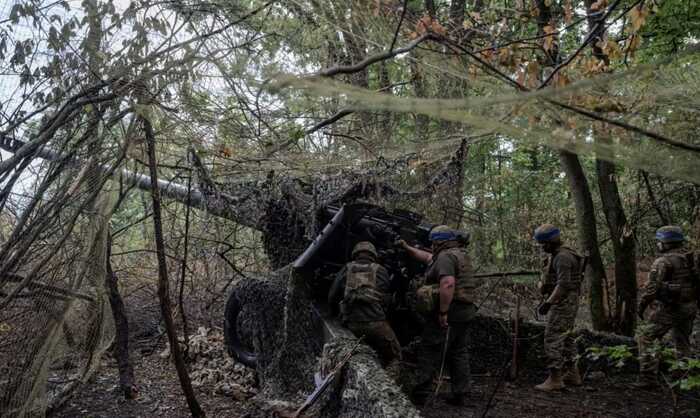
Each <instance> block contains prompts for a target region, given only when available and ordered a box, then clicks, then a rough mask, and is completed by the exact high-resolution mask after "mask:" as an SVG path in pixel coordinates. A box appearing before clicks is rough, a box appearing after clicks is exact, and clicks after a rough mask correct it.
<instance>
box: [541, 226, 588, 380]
mask: <svg viewBox="0 0 700 418" xmlns="http://www.w3.org/2000/svg"><path fill="white" fill-rule="evenodd" d="M535 241H537V243H538V244H539V245H540V246H541V248H542V250H543V251H544V252H545V253H547V254H549V258H548V262H547V265H546V268H545V271H544V277H543V281H542V282H541V283H540V291H541V292H542V295H543V296H544V297H546V298H547V299H546V300H545V301H544V303H542V304H541V305H540V306H539V307H538V312H539V313H540V315H547V326H546V328H545V332H544V351H545V356H546V357H547V367H548V368H549V377H548V378H547V380H545V381H544V382H543V383H541V384H539V385H537V386H535V388H536V389H539V390H543V391H553V390H560V389H563V388H564V387H565V384H570V385H574V386H580V385H581V384H582V381H581V375H580V373H579V370H578V366H577V365H576V364H575V355H576V347H575V345H574V338H573V336H572V335H571V334H572V332H573V330H574V323H575V322H576V312H577V311H578V300H579V292H580V288H581V273H582V270H583V268H585V267H584V266H585V263H584V260H583V257H581V256H580V255H578V254H577V253H576V252H575V251H574V250H572V249H571V248H568V247H565V246H563V245H562V243H561V238H560V232H559V229H558V228H557V227H555V226H554V225H550V224H544V225H541V226H539V227H538V228H537V229H535Z"/></svg>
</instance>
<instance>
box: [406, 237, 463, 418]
mask: <svg viewBox="0 0 700 418" xmlns="http://www.w3.org/2000/svg"><path fill="white" fill-rule="evenodd" d="M458 239H459V237H458V235H457V233H456V232H455V231H453V230H452V229H451V228H449V227H447V226H445V225H440V226H436V227H435V228H433V229H432V230H431V232H430V241H431V243H432V250H433V252H432V254H431V253H429V252H427V251H423V250H420V249H418V248H414V247H412V246H410V245H408V244H407V243H406V242H405V241H403V240H400V241H398V243H399V244H400V245H401V246H402V247H403V248H404V249H405V250H406V251H407V252H408V254H409V255H410V256H411V257H412V258H414V259H416V260H418V261H421V262H423V263H426V264H429V267H428V270H427V272H426V285H427V286H423V287H421V288H420V289H419V290H418V294H417V304H418V306H417V309H418V310H419V311H421V313H423V314H425V315H427V316H428V318H427V322H426V324H425V328H424V330H423V334H422V335H421V342H420V344H419V345H418V347H417V355H418V358H419V364H418V371H417V373H418V385H417V386H416V388H415V389H414V390H413V398H414V402H416V403H418V404H421V403H424V402H425V401H426V400H427V398H428V396H429V395H430V393H431V389H432V382H433V377H434V376H435V374H436V372H437V371H438V370H440V369H441V363H442V362H444V364H445V365H446V366H447V367H448V369H449V371H450V376H451V383H452V385H451V386H452V396H451V397H450V398H449V399H448V400H447V402H448V403H450V404H452V405H457V406H460V405H463V404H464V398H465V396H466V394H467V391H468V390H469V386H470V373H469V350H468V348H467V338H468V337H467V325H468V322H469V321H470V320H471V319H473V318H474V316H475V315H476V306H475V305H474V289H475V288H476V286H477V284H476V282H475V280H474V277H473V273H472V266H471V261H470V259H469V255H468V254H467V252H466V250H465V248H463V247H462V246H461V245H460V243H459V242H458ZM443 357H444V358H443Z"/></svg>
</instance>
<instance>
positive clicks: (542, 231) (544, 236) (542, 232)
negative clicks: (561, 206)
mask: <svg viewBox="0 0 700 418" xmlns="http://www.w3.org/2000/svg"><path fill="white" fill-rule="evenodd" d="M560 234H561V232H560V231H559V228H557V227H556V226H554V225H552V224H542V225H540V226H538V227H537V229H535V236H534V238H535V241H537V242H539V243H545V242H557V241H559V236H560Z"/></svg>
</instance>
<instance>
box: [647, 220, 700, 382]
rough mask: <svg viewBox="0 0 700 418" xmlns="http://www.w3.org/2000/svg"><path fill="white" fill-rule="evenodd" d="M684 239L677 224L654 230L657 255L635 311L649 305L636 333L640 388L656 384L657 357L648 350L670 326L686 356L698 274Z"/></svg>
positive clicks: (697, 285)
mask: <svg viewBox="0 0 700 418" xmlns="http://www.w3.org/2000/svg"><path fill="white" fill-rule="evenodd" d="M684 241H685V238H684V236H683V230H681V228H679V227H677V226H663V227H661V228H659V229H658V230H657V231H656V244H657V248H658V250H659V252H660V253H661V257H659V258H657V259H656V260H655V261H654V263H653V264H652V266H651V271H650V272H649V281H648V282H647V284H646V286H645V287H644V290H643V292H642V297H641V300H640V303H639V310H638V311H637V312H638V314H639V317H640V318H641V319H644V311H645V310H646V308H647V307H648V306H650V305H652V306H653V312H652V313H651V315H650V316H649V323H648V324H645V326H642V327H641V334H640V335H639V378H638V380H637V382H636V383H635V386H637V387H640V388H648V387H654V386H656V385H658V381H657V372H658V367H659V359H658V357H656V356H655V355H653V354H652V353H650V346H651V345H652V344H653V342H654V341H656V340H660V339H661V338H663V336H664V335H666V333H667V332H668V331H669V330H673V340H674V343H675V345H676V349H677V350H678V351H679V353H680V354H681V355H683V356H687V355H688V354H689V351H690V335H691V332H692V330H693V320H694V319H695V315H696V314H697V311H698V306H697V305H698V304H699V303H700V300H699V297H700V292H698V290H700V289H699V288H700V278H699V277H698V269H697V265H696V264H697V260H694V255H693V253H691V252H685V251H683V248H682V247H683V242H684Z"/></svg>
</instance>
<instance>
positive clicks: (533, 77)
mask: <svg viewBox="0 0 700 418" xmlns="http://www.w3.org/2000/svg"><path fill="white" fill-rule="evenodd" d="M526 71H527V86H528V87H530V88H535V87H537V86H538V84H539V79H540V64H538V63H537V61H530V62H528V63H527V67H526Z"/></svg>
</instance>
